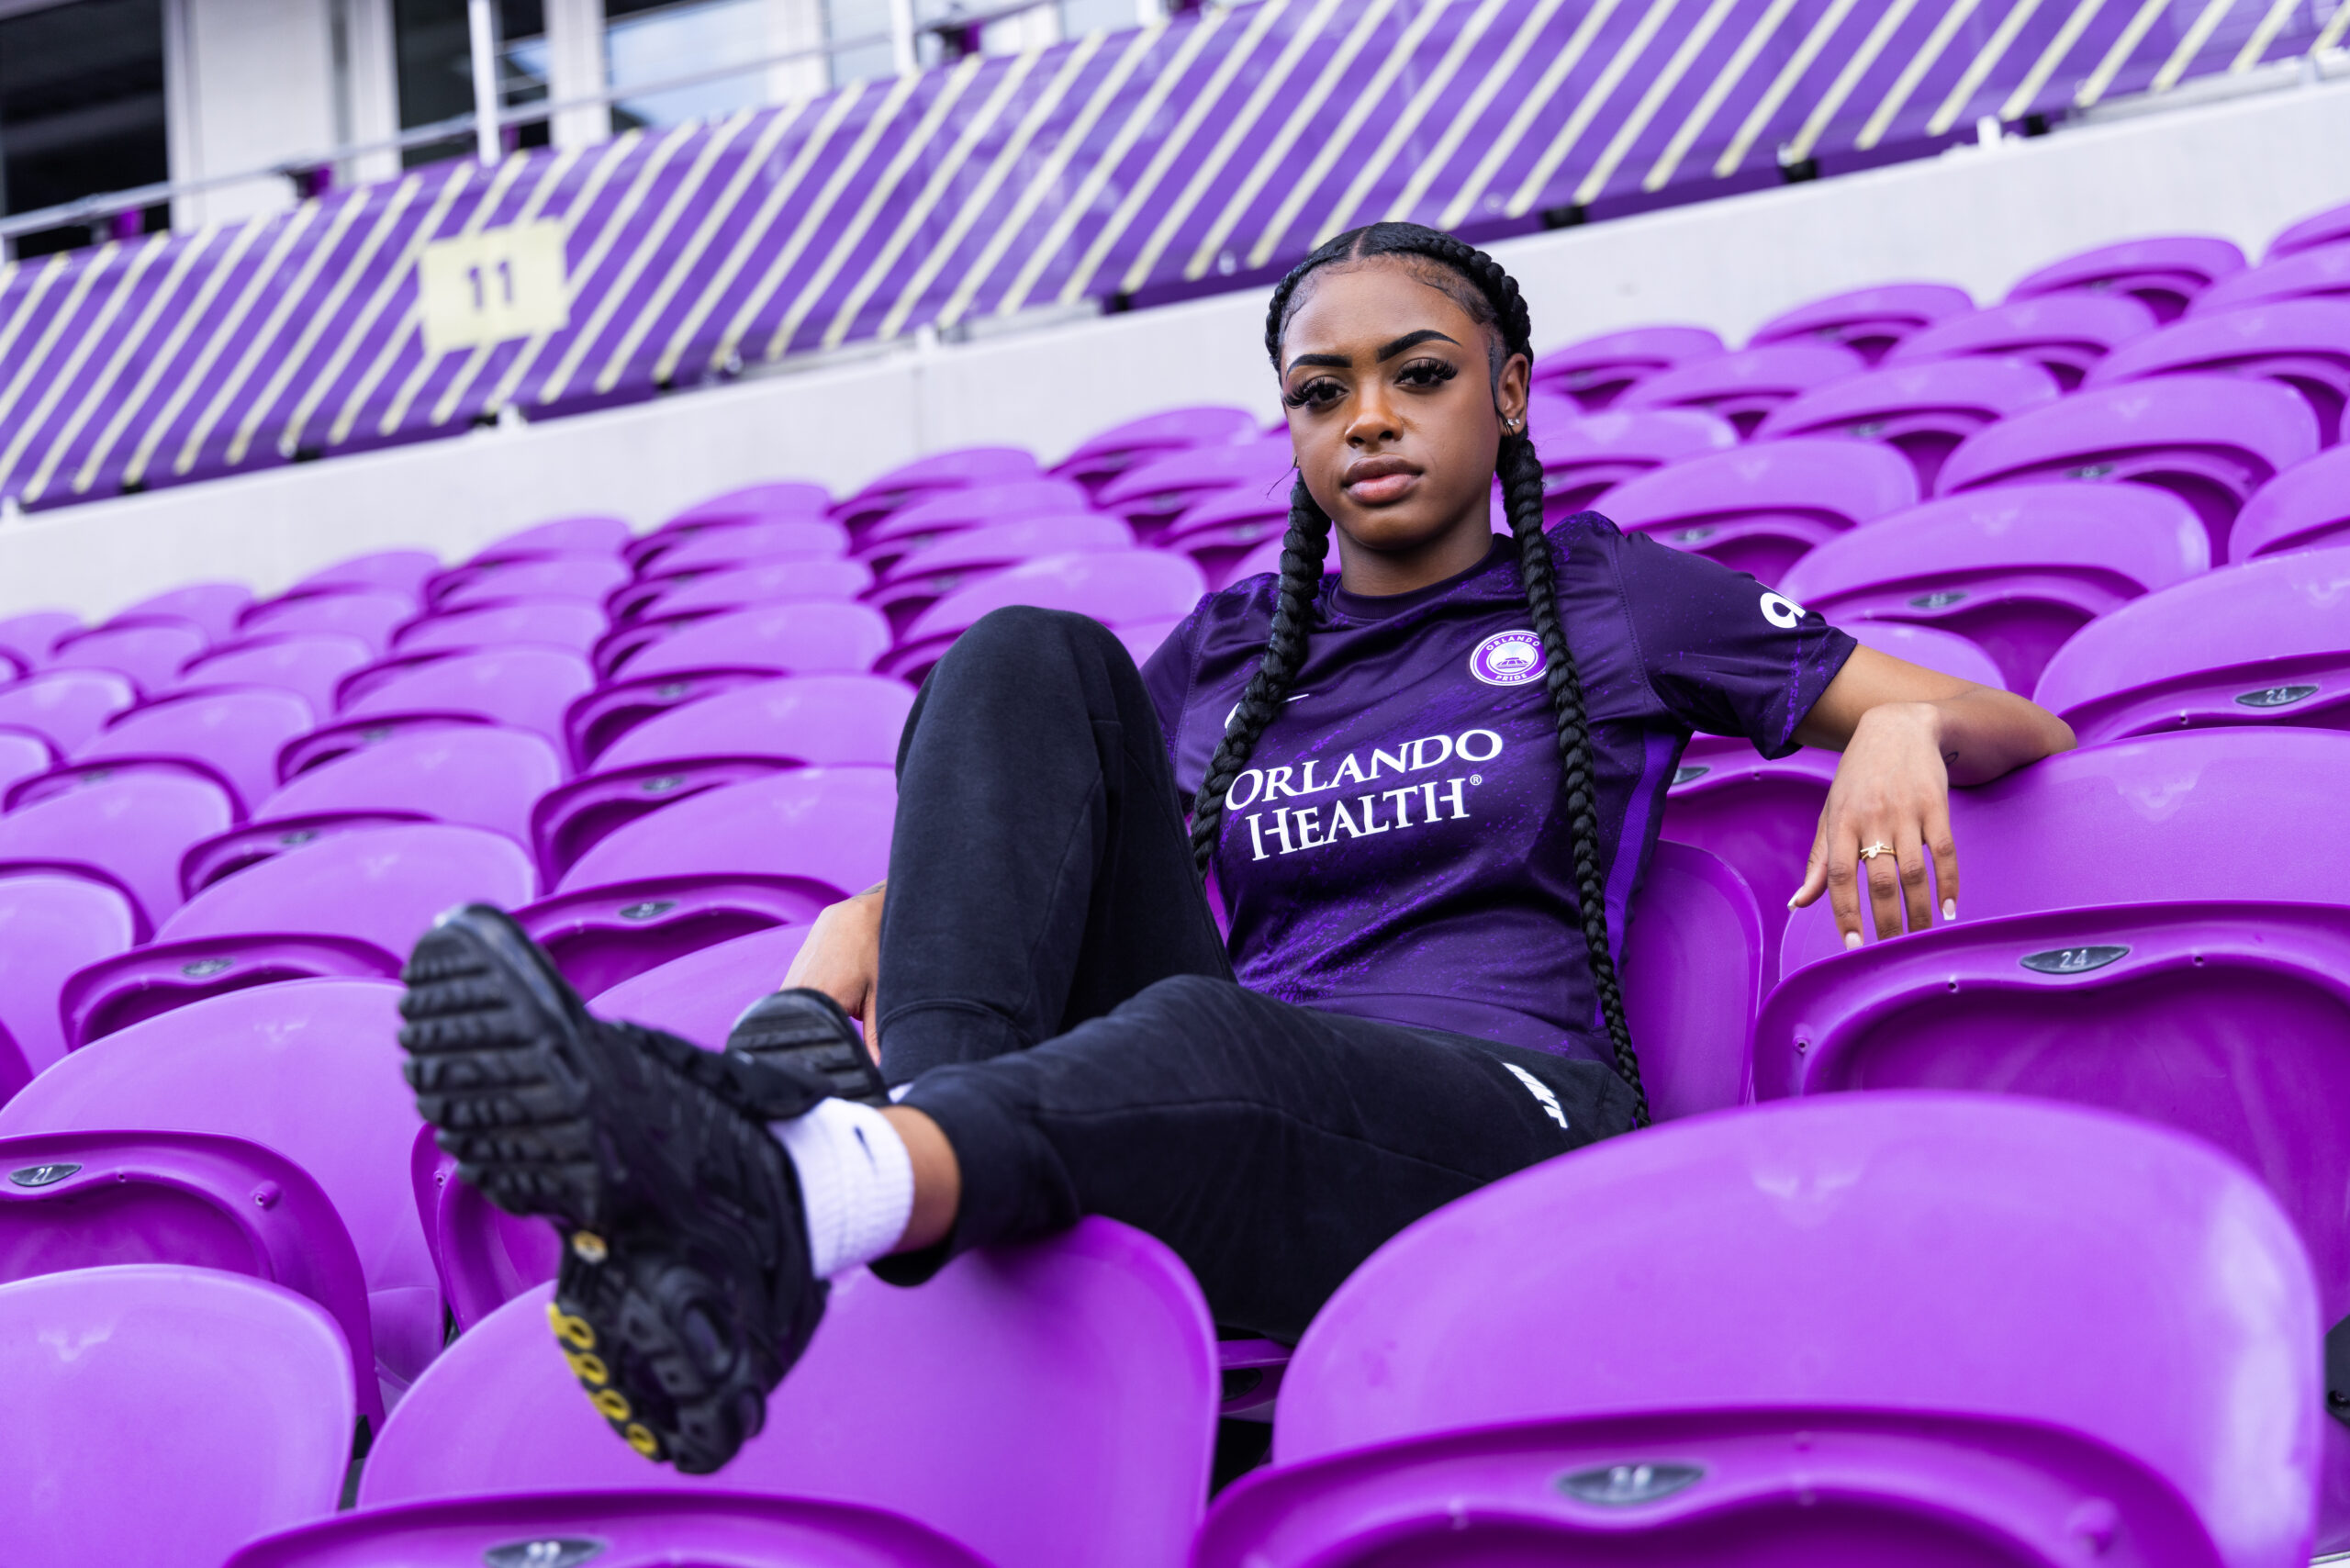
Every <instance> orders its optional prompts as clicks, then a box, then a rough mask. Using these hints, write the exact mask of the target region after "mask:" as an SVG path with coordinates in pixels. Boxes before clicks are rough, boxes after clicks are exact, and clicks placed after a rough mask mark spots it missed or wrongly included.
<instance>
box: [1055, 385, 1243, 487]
mask: <svg viewBox="0 0 2350 1568" xmlns="http://www.w3.org/2000/svg"><path fill="white" fill-rule="evenodd" d="M1256 439H1257V416H1256V415H1254V414H1252V413H1250V412H1249V411H1248V409H1231V408H1224V407H1221V406H1203V407H1200V408H1193V409H1168V410H1167V411H1166V412H1164V413H1158V414H1147V415H1145V416H1144V417H1143V418H1141V419H1139V420H1127V421H1126V422H1125V424H1122V425H1113V426H1112V427H1111V428H1110V429H1108V430H1105V431H1102V432H1101V433H1100V434H1098V435H1095V436H1093V437H1091V438H1090V439H1088V440H1087V441H1085V442H1082V443H1081V444H1080V446H1079V447H1078V449H1077V450H1076V451H1075V452H1072V453H1070V454H1069V455H1068V456H1067V457H1064V458H1062V459H1061V460H1060V462H1058V463H1057V464H1055V465H1053V468H1052V475H1053V477H1055V478H1057V479H1068V480H1070V481H1073V482H1074V483H1076V484H1079V485H1081V486H1083V487H1085V489H1086V490H1087V491H1088V492H1089V493H1091V492H1092V491H1096V490H1099V489H1100V488H1101V487H1102V486H1103V485H1105V484H1107V483H1109V482H1110V481H1111V480H1112V479H1114V478H1116V477H1117V476H1119V475H1121V474H1123V473H1125V471H1126V470H1127V469H1129V468H1132V467H1133V466H1134V465H1136V464H1137V463H1145V462H1148V461H1149V460H1150V459H1151V458H1153V457H1156V456H1158V455H1159V454H1162V453H1168V452H1181V451H1183V450H1184V449H1186V448H1188V447H1193V446H1228V445H1232V444H1234V443H1236V442H1249V441H1254V440H1256Z"/></svg>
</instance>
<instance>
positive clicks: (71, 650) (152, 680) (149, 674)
mask: <svg viewBox="0 0 2350 1568" xmlns="http://www.w3.org/2000/svg"><path fill="white" fill-rule="evenodd" d="M211 645H212V641H211V639H210V638H208V637H207V636H206V635H205V634H204V632H203V629H202V628H201V627H199V626H197V625H196V622H192V621H183V620H181V619H180V618H179V617H177V616H159V617H156V618H155V619H153V620H151V621H122V622H107V623H106V625H104V626H95V627H92V628H91V629H90V630H89V631H87V632H73V633H68V634H66V635H65V636H63V637H61V638H59V639H58V641H57V646H56V647H54V648H52V649H50V655H49V663H50V667H51V668H53V669H108V670H114V671H116V672H117V673H119V674H122V675H127V676H129V678H131V679H132V680H133V681H135V682H137V683H138V685H139V689H140V690H141V691H160V690H162V689H163V688H164V687H166V686H169V685H170V684H171V683H172V681H173V679H174V678H176V677H177V676H178V675H179V673H180V666H183V665H185V664H186V663H187V662H188V661H189V660H190V659H192V658H195V657H196V655H199V654H201V653H203V652H204V651H205V649H207V648H208V647H210V646H211Z"/></svg>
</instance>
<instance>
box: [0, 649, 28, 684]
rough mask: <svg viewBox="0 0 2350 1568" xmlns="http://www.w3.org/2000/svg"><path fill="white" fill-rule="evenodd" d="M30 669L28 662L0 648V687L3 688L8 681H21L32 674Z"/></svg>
mask: <svg viewBox="0 0 2350 1568" xmlns="http://www.w3.org/2000/svg"><path fill="white" fill-rule="evenodd" d="M32 668H33V666H32V665H31V663H30V662H29V661H28V660H25V659H20V658H18V657H17V655H14V654H12V653H10V652H8V651H7V650H6V649H5V648H0V686H5V685H6V684H7V683H8V682H10V681H15V680H22V679H23V678H25V677H26V676H28V675H30V674H31V673H32Z"/></svg>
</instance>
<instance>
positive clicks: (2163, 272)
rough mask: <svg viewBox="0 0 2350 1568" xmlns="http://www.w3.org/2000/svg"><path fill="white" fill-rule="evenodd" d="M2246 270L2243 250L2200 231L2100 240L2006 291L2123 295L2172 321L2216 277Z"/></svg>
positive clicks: (2013, 295)
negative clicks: (2117, 241) (2116, 241)
mask: <svg viewBox="0 0 2350 1568" xmlns="http://www.w3.org/2000/svg"><path fill="white" fill-rule="evenodd" d="M2242 271H2244V252H2242V251H2240V250H2238V249H2236V247H2235V246H2234V245H2233V244H2232V243H2230V242H2229V241H2225V240H2218V239H2212V238H2210V237H2208V236H2205V235H2200V234H2179V235H2158V236H2156V237H2154V238H2152V239H2145V240H2125V241H2121V243H2120V244H2118V245H2099V246H2098V247H2096V248H2095V249H2094V250H2088V251H2083V252H2079V253H2078V254H2076V255H2071V256H2066V257H2065V258H2064V259H2063V260H2062V261H2056V262H2051V263H2048V264H2047V265H2046V266H2044V267H2042V268H2041V269H2040V270H2039V271H2037V272H2034V273H2031V274H2027V275H2026V276H2025V277H2024V278H2023V279H2022V280H2021V281H2020V282H2019V283H2017V285H2016V286H2014V287H2013V288H2011V289H2009V291H2008V297H2009V299H2010V300H2018V299H2036V298H2039V297H2043V296H2046V295H2052V294H2076V293H2077V294H2089V295H2124V296H2127V297H2131V298H2132V299H2135V300H2137V301H2138V303H2140V304H2141V305H2143V306H2144V307H2145V308H2147V309H2149V310H2151V311H2153V312H2154V318H2155V319H2157V320H2162V321H2170V320H2175V319H2177V318H2178V317H2179V316H2180V315H2182V314H2184V313H2185V311H2186V309H2187V308H2188V306H2189V305H2191V304H2193V303H2194V302H2195V300H2196V299H2197V297H2199V296H2200V295H2202V294H2203V292H2204V291H2205V290H2207V289H2209V288H2210V286H2212V285H2213V284H2214V283H2217V282H2218V281H2220V280H2221V279H2223V278H2226V277H2228V276H2230V275H2231V274H2235V273H2240V272H2242Z"/></svg>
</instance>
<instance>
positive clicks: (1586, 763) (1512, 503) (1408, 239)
mask: <svg viewBox="0 0 2350 1568" xmlns="http://www.w3.org/2000/svg"><path fill="white" fill-rule="evenodd" d="M1374 256H1397V257H1406V258H1418V259H1424V260H1426V261H1428V262H1432V263H1436V265H1437V266H1438V267H1439V268H1441V269H1442V270H1443V271H1444V272H1446V273H1449V274H1452V276H1454V277H1456V278H1458V279H1459V280H1460V282H1462V283H1465V284H1467V285H1469V286H1470V288H1469V291H1467V293H1466V296H1465V297H1464V294H1463V293H1462V292H1461V291H1456V290H1451V289H1448V290H1447V292H1449V293H1453V294H1454V297H1455V298H1456V299H1458V300H1459V301H1460V305H1461V308H1463V309H1465V310H1467V311H1468V312H1469V313H1470V315H1471V316H1472V317H1473V318H1474V319H1477V320H1480V321H1484V322H1488V323H1490V324H1491V325H1493V326H1494V327H1495V328H1496V329H1497V330H1498V331H1499V332H1500V335H1501V340H1502V358H1501V359H1496V360H1495V361H1494V370H1495V373H1496V374H1498V373H1499V370H1500V366H1501V364H1502V359H1505V358H1506V357H1507V356H1509V355H1511V354H1524V355H1526V356H1527V358H1528V359H1529V360H1530V359H1532V358H1533V353H1534V350H1533V328H1532V323H1531V320H1530V319H1529V317H1528V315H1527V308H1526V300H1525V298H1524V297H1523V296H1522V295H1521V294H1520V293H1519V292H1518V287H1517V280H1516V279H1515V278H1513V277H1511V276H1510V275H1509V274H1508V273H1507V272H1505V271H1504V270H1503V268H1502V265H1501V263H1498V262H1496V261H1494V259H1493V258H1492V257H1491V256H1489V255H1487V254H1485V252H1483V251H1480V250H1478V249H1477V248H1476V247H1474V246H1473V245H1469V244H1466V243H1464V242H1462V241H1460V240H1456V239H1454V238H1453V237H1452V236H1451V235H1449V234H1445V233H1441V232H1439V231H1438V230H1433V229H1427V228H1423V227H1421V226H1420V225H1418V224H1416V223H1374V224H1371V225H1370V226H1369V227H1367V228H1363V229H1357V230H1350V231H1348V232H1347V233H1344V234H1341V235H1338V236H1337V238H1335V239H1333V240H1330V241H1326V242H1325V243H1324V244H1322V245H1320V246H1318V247H1316V248H1315V251H1314V252H1313V253H1312V254H1311V255H1309V256H1307V257H1306V258H1305V259H1304V261H1302V262H1300V263H1298V264H1297V265H1296V266H1294V267H1292V269H1290V272H1289V275H1288V276H1286V277H1284V278H1282V279H1281V283H1280V285H1279V286H1277V287H1276V288H1275V289H1274V290H1273V297H1272V300H1271V302H1270V307H1269V308H1268V309H1267V311H1266V314H1265V352H1266V353H1267V354H1268V355H1269V356H1270V358H1271V360H1272V362H1273V365H1274V368H1275V369H1276V370H1278V369H1279V368H1280V366H1281V333H1282V330H1283V329H1284V328H1285V327H1287V326H1288V324H1289V312H1290V308H1291V306H1292V303H1293V302H1294V300H1295V298H1296V295H1297V289H1298V286H1299V285H1300V284H1301V283H1303V282H1304V279H1305V278H1306V277H1307V275H1308V274H1312V273H1313V272H1314V271H1315V269H1316V268H1319V267H1322V266H1325V265H1327V264H1328V263H1332V262H1338V261H1367V260H1369V259H1371V258H1372V257H1374ZM1429 281H1430V282H1432V283H1438V286H1442V284H1441V282H1440V281H1439V280H1438V279H1435V278H1431V279H1429ZM1494 472H1495V473H1496V474H1497V475H1498V476H1500V479H1501V482H1502V501H1503V506H1504V509H1505V511H1506V512H1507V514H1508V517H1509V525H1510V532H1511V534H1512V535H1513V536H1514V537H1515V538H1516V542H1517V552H1518V575H1519V576H1520V577H1521V578H1522V579H1523V580H1524V582H1525V587H1526V604H1527V612H1528V613H1529V614H1530V615H1531V616H1532V618H1533V621H1534V631H1535V634H1536V635H1537V636H1539V638H1540V639H1541V640H1542V653H1543V657H1544V659H1545V661H1546V662H1547V665H1548V669H1547V672H1546V674H1545V676H1544V685H1545V689H1547V690H1548V691H1549V693H1550V709H1551V713H1552V715H1553V718H1554V721H1555V726H1556V733H1557V736H1558V745H1559V765H1560V767H1561V774H1562V777H1561V790H1562V792H1563V794H1564V796H1565V800H1566V807H1567V829H1568V837H1569V839H1570V841H1571V852H1572V856H1573V859H1574V870H1575V894H1576V902H1577V903H1578V904H1580V905H1581V913H1582V916H1583V946H1584V949H1585V952H1586V955H1587V957H1588V958H1589V962H1590V969H1591V981H1592V989H1593V990H1594V991H1595V992H1596V993H1597V995H1598V998H1599V1015H1600V1021H1601V1024H1602V1025H1603V1026H1604V1027H1605V1028H1606V1031H1607V1038H1608V1043H1609V1045H1610V1046H1611V1047H1613V1049H1614V1052H1615V1058H1616V1071H1617V1074H1618V1075H1619V1076H1620V1077H1621V1078H1622V1079H1623V1080H1624V1081H1625V1083H1626V1084H1627V1085H1628V1086H1629V1087H1630V1089H1631V1091H1632V1117H1633V1125H1634V1126H1647V1125H1648V1123H1649V1102H1648V1092H1647V1091H1646V1090H1645V1089H1644V1088H1643V1087H1642V1086H1641V1083H1640V1062H1639V1056H1638V1055H1637V1054H1635V1052H1634V1051H1633V1049H1632V1031H1631V1026H1630V1025H1628V1023H1627V1022H1626V1021H1625V1017H1624V988H1623V982H1622V980H1621V979H1620V977H1618V976H1617V972H1616V959H1615V956H1614V952H1613V950H1612V949H1611V948H1610V946H1609V945H1608V940H1607V889H1606V883H1605V881H1604V880H1603V879H1602V878H1601V876H1600V873H1599V789H1598V778H1597V775H1596V770H1595V767H1594V763H1593V757H1592V749H1591V727H1590V724H1589V722H1588V721H1587V719H1586V717H1585V714H1584V711H1583V677H1582V675H1581V673H1580V672H1579V671H1578V670H1577V669H1576V667H1575V660H1574V650H1573V649H1572V647H1571V646H1570V645H1569V644H1568V643H1567V634H1566V628H1565V625H1564V623H1563V622H1561V620H1560V618H1559V600H1558V584H1557V575H1556V572H1555V570H1554V567H1553V566H1552V562H1551V556H1550V539H1549V538H1548V537H1547V536H1546V535H1545V534H1544V532H1543V531H1542V461H1541V459H1540V457H1539V456H1538V455H1537V454H1536V453H1535V451H1534V443H1533V442H1531V441H1529V440H1527V438H1526V437H1525V436H1523V435H1518V434H1515V433H1508V432H1505V433H1504V435H1503V436H1502V439H1501V445H1500V449H1499V451H1498V452H1497V454H1495V462H1494ZM1289 515H1290V521H1289V533H1288V535H1287V536H1286V537H1285V538H1284V539H1283V540H1282V541H1281V591H1280V597H1279V599H1278V600H1277V601H1276V603H1275V606H1274V610H1273V624H1272V631H1271V633H1270V636H1269V637H1268V638H1267V641H1266V644H1265V654H1264V657H1263V659H1262V660H1260V661H1259V664H1258V666H1257V670H1256V673H1255V674H1254V675H1252V676H1250V677H1249V679H1248V689H1247V690H1246V691H1245V692H1243V693H1242V695H1241V699H1240V705H1239V706H1238V707H1237V709H1235V710H1234V711H1233V715H1232V719H1231V721H1230V722H1229V723H1228V724H1227V725H1226V727H1225V734H1224V739H1223V740H1222V742H1221V743H1219V744H1218V745H1217V746H1216V749H1215V755H1214V756H1213V757H1212V758H1211V759H1210V760H1209V763H1208V771H1207V777H1206V778H1205V779H1204V780H1203V781H1202V783H1201V785H1200V792H1199V795H1198V797H1197V799H1196V800H1195V801H1193V803H1192V856H1193V857H1194V858H1195V860H1196V861H1197V863H1198V865H1199V867H1200V869H1201V870H1202V872H1203V873H1204V872H1205V871H1206V869H1207V866H1208V862H1209V861H1210V859H1211V858H1212V857H1214V853H1215V846H1216V839H1217V837H1218V835H1219V834H1220V833H1221V832H1222V829H1223V825H1224V808H1225V795H1226V793H1227V792H1228V791H1229V790H1231V788H1232V785H1233V782H1234V780H1236V779H1237V778H1239V776H1240V773H1241V770H1242V769H1244V768H1245V767H1248V756H1249V753H1250V752H1252V751H1253V750H1255V749H1256V745H1257V740H1258V737H1259V735H1261V734H1264V731H1265V727H1266V726H1267V725H1268V724H1270V723H1271V722H1272V721H1273V716H1274V715H1275V714H1276V713H1278V712H1280V711H1281V700H1282V698H1283V697H1284V696H1286V695H1287V693H1288V691H1289V688H1290V683H1291V682H1292V681H1293V680H1295V679H1296V678H1297V671H1298V668H1299V666H1302V665H1303V664H1304V661H1305V620H1306V616H1307V612H1308V610H1309V609H1310V607H1311V605H1312V604H1313V601H1314V599H1315V596H1316V595H1317V594H1318V592H1319V591H1320V587H1321V578H1322V563H1323V558H1324V556H1325V554H1326V552H1327V550H1328V547H1329V540H1330V519H1329V516H1328V514H1326V512H1324V511H1323V510H1322V509H1321V507H1320V506H1319V505H1318V504H1316V503H1315V499H1314V498H1313V497H1312V496H1310V495H1308V494H1307V493H1306V488H1305V480H1304V477H1303V476H1300V478H1299V479H1298V481H1297V485H1296V487H1295V488H1294V489H1293V490H1292V492H1291V495H1290V513H1289Z"/></svg>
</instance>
